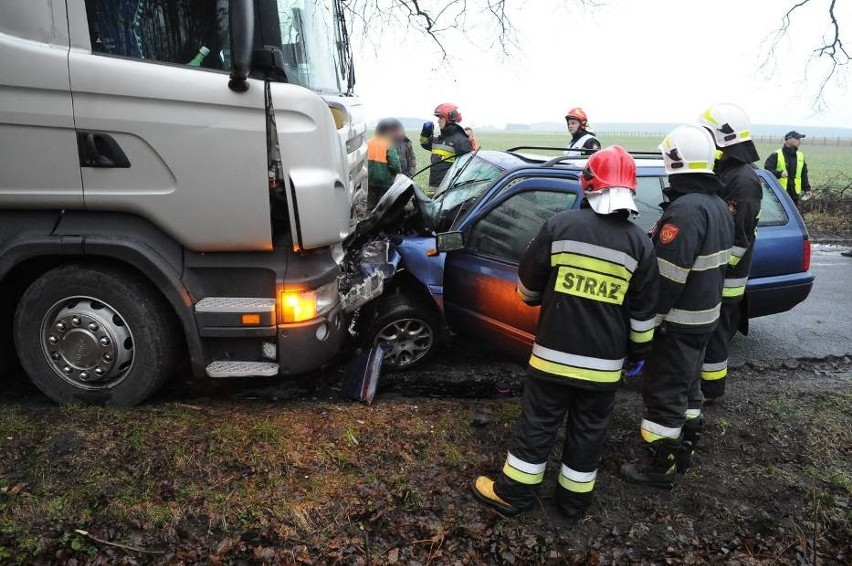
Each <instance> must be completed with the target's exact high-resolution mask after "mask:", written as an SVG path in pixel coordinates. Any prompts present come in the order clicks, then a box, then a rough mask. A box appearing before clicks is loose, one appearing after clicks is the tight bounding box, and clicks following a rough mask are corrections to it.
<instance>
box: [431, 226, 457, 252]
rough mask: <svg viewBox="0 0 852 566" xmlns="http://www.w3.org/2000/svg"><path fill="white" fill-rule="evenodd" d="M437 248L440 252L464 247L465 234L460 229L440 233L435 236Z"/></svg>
mask: <svg viewBox="0 0 852 566" xmlns="http://www.w3.org/2000/svg"><path fill="white" fill-rule="evenodd" d="M435 248H437V250H438V251H439V252H454V251H456V250H461V249H464V234H463V233H462V232H461V231H460V230H455V231H453V232H444V233H443V234H438V235H437V236H435Z"/></svg>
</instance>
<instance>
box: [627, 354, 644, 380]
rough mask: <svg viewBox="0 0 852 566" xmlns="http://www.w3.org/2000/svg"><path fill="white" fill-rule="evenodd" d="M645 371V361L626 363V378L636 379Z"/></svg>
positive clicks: (628, 361)
mask: <svg viewBox="0 0 852 566" xmlns="http://www.w3.org/2000/svg"><path fill="white" fill-rule="evenodd" d="M643 369H645V360H630V359H628V360H627V361H626V362H625V363H624V377H626V378H627V379H634V378H636V377H639V374H641V373H642V370H643Z"/></svg>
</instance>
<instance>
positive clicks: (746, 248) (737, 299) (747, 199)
mask: <svg viewBox="0 0 852 566" xmlns="http://www.w3.org/2000/svg"><path fill="white" fill-rule="evenodd" d="M699 123H700V124H701V125H702V126H704V127H705V128H707V129H708V130H710V133H712V134H713V137H714V138H715V141H716V147H717V148H719V149H720V150H721V151H722V158H721V159H719V160H718V161H716V165H715V167H714V168H713V170H714V171H715V172H716V175H717V176H718V177H719V181H721V183H722V191H721V192H720V193H719V196H721V197H722V200H724V201H725V202H727V203H728V208H729V209H730V210H731V211H732V212H733V214H734V245H733V247H732V248H731V258H730V259H729V260H728V270H727V273H726V274H725V286H724V288H723V290H722V312H721V314H720V315H719V325H718V326H716V330H714V331H713V335H712V336H711V337H710V342H708V343H707V352H706V354H705V355H704V364H703V365H702V366H701V391H702V392H703V394H704V402H705V403H708V402H712V401H713V400H715V399H718V398H719V397H721V396H722V395H724V394H725V379H726V377H727V375H728V349H729V348H728V347H729V346H730V341H731V339H732V338H733V337H734V334H736V332H737V329H738V328H739V326H740V316H741V314H742V300H743V295H744V294H745V287H746V282H747V281H748V272H749V268H750V267H751V256H752V253H753V251H754V239H755V237H756V235H757V221H758V219H759V218H760V204H761V199H762V198H763V188H762V187H761V185H760V179H759V178H758V176H757V173H755V170H754V167H753V166H752V163H754V162H755V161H757V160H758V159H760V158H759V157H758V155H757V148H756V147H755V146H754V142H753V141H752V140H751V132H750V129H751V121H750V120H749V118H748V115H747V114H746V113H745V110H743V109H742V108H740V107H739V106H736V105H734V104H716V105H715V106H711V107H710V108H708V109H707V111H706V112H704V114H702V115H701V116H700V118H699ZM687 424H690V423H687ZM701 425H703V422H702V420H701V419H699V420H697V421H696V422H694V423H692V426H688V427H687V428H685V429H684V437H685V439H686V440H690V438H688V437H690V436H691V437H693V438H694V441H692V445H693V446H692V447H693V449H694V448H695V445H696V444H697V442H698V438H700V436H701V430H700V429H701ZM691 429H697V430H691Z"/></svg>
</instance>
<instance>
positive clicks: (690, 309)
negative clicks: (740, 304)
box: [653, 173, 734, 333]
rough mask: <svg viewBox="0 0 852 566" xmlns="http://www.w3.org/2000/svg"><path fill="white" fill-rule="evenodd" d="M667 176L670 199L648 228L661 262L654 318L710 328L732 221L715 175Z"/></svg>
mask: <svg viewBox="0 0 852 566" xmlns="http://www.w3.org/2000/svg"><path fill="white" fill-rule="evenodd" d="M669 182H670V183H671V188H670V189H668V190H667V193H668V194H670V195H671V198H672V202H671V203H669V205H668V206H667V207H666V209H665V211H664V212H663V215H662V217H660V220H659V221H658V222H657V227H656V229H655V231H654V234H653V240H654V249H655V251H656V254H657V261H658V262H659V267H660V295H659V302H658V304H657V324H658V325H659V324H662V323H663V322H665V323H666V324H667V326H668V327H669V328H670V329H671V330H676V331H679V332H688V333H710V332H712V331H713V328H715V326H716V323H717V321H718V319H719V312H720V310H721V306H722V289H723V285H724V279H725V272H726V270H727V266H728V258H729V255H730V248H731V244H732V242H733V236H734V221H733V218H732V215H731V212H730V211H729V210H728V207H727V205H726V204H725V202H724V201H723V200H722V199H721V198H719V196H718V194H717V193H718V191H719V190H721V188H722V185H721V183H720V182H719V180H718V178H716V176H715V175H710V174H703V173H696V174H686V175H672V176H671V177H670V178H669Z"/></svg>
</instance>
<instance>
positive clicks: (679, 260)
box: [621, 124, 734, 488]
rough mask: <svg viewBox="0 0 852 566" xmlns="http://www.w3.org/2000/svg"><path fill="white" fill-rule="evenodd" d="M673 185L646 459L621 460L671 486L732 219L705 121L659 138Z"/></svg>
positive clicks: (697, 400) (647, 480) (662, 242)
mask: <svg viewBox="0 0 852 566" xmlns="http://www.w3.org/2000/svg"><path fill="white" fill-rule="evenodd" d="M660 150H661V151H662V152H663V160H664V163H665V167H666V173H668V175H669V183H670V186H669V187H668V188H667V189H666V190H665V194H666V197H667V198H668V199H669V202H668V203H667V206H666V207H665V210H664V211H663V215H662V216H661V217H660V220H659V221H658V222H657V225H656V226H655V227H654V230H653V234H652V239H653V241H654V249H655V251H656V254H657V262H658V263H659V268H660V294H659V301H658V303H657V309H656V312H657V330H656V335H655V340H654V349H653V351H652V352H651V355H650V357H649V358H648V362H647V364H646V366H645V380H644V384H643V388H642V396H643V397H644V400H645V417H644V419H643V420H642V424H641V435H642V440H643V444H644V446H645V447H646V448H647V451H648V458H647V461H646V462H642V463H635V464H634V463H625V464H624V465H622V467H621V473H622V475H623V476H624V477H625V478H626V479H627V480H628V481H632V482H635V483H640V484H646V485H653V486H656V487H662V488H671V487H672V485H673V484H674V478H675V473H676V471H677V469H678V463H680V466H681V469H685V468H686V467H687V466H688V464H689V463H688V457H689V455H690V454H691V447H690V446H689V443H688V442H684V441H683V428H684V423H685V422H686V420H687V419H690V420H694V419H697V418H699V415H700V414H701V406H702V402H701V401H702V400H701V385H700V382H701V377H700V373H701V363H702V360H703V359H704V349H705V347H706V345H707V341H708V340H709V339H710V335H711V334H712V332H713V329H714V328H715V327H716V324H717V323H718V319H719V312H720V310H721V308H722V286H723V283H724V279H725V269H726V267H727V265H728V257H729V255H730V248H731V242H732V241H733V234H734V221H733V219H732V218H731V213H730V211H729V210H728V207H727V205H726V204H725V201H723V200H722V199H720V198H719V196H718V195H719V193H720V192H721V191H722V184H721V183H720V182H719V179H718V177H716V175H714V174H713V163H714V159H715V153H716V146H715V144H714V143H713V137H712V136H711V135H710V132H708V131H707V130H706V129H704V128H703V127H701V126H699V125H697V124H688V125H685V126H679V127H678V128H675V129H674V130H673V131H672V132H671V133H670V134H669V135H668V136H667V137H666V138H665V139H664V140H663V143H662V144H660Z"/></svg>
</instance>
